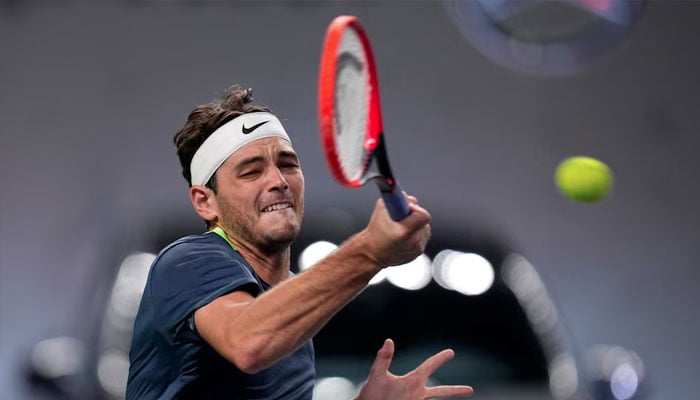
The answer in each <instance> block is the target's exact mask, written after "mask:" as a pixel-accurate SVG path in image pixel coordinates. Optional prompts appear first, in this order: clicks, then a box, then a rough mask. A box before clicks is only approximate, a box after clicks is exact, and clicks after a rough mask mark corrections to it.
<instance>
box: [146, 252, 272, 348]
mask: <svg viewBox="0 0 700 400" xmlns="http://www.w3.org/2000/svg"><path fill="white" fill-rule="evenodd" d="M227 246H228V245H227ZM150 279H151V289H152V292H151V296H152V299H153V302H154V306H155V307H154V308H155V310H154V311H155V315H154V318H155V323H156V326H157V327H158V331H159V332H160V333H161V335H163V336H164V338H165V339H166V340H167V341H168V342H169V343H171V344H172V343H173V342H174V341H175V340H176V338H177V337H178V335H179V334H180V333H181V331H182V329H183V328H185V327H189V323H188V322H189V321H188V320H189V318H190V317H191V316H192V315H193V314H194V312H195V311H196V310H197V309H199V308H200V307H203V306H205V305H207V304H209V303H210V302H212V301H213V300H214V299H216V298H218V297H220V296H223V295H225V294H227V293H230V292H233V291H236V290H244V291H246V292H248V293H250V294H251V295H253V296H257V295H258V294H259V293H260V290H261V289H260V286H259V283H258V281H257V279H256V278H255V276H254V275H253V273H252V271H251V270H250V267H248V266H247V265H246V264H244V261H243V260H242V259H241V258H240V256H238V255H237V253H234V252H233V251H232V250H231V249H229V248H227V247H224V246H222V245H221V244H220V243H217V242H216V241H205V242H184V243H178V244H175V245H174V246H172V247H170V248H168V249H166V250H165V251H164V252H163V253H162V254H161V255H160V256H159V258H158V259H157V260H156V262H155V263H154V264H153V267H152V269H151V278H150Z"/></svg>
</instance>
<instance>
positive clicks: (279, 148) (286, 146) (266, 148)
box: [226, 137, 296, 164]
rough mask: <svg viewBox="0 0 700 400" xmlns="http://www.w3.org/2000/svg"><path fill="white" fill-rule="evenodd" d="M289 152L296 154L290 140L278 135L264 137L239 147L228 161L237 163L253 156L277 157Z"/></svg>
mask: <svg viewBox="0 0 700 400" xmlns="http://www.w3.org/2000/svg"><path fill="white" fill-rule="evenodd" d="M288 153H292V154H296V152H295V151H294V148H293V147H292V145H291V143H289V142H288V141H286V140H284V139H282V138H278V137H270V138H263V139H258V140H254V141H252V142H250V143H248V144H246V145H245V146H243V147H241V148H240V149H238V151H236V152H235V153H233V154H232V155H231V157H229V159H228V160H227V161H226V163H229V164H230V163H234V164H235V163H238V162H241V161H244V160H248V159H250V158H253V157H264V158H267V157H272V158H275V157H278V156H279V155H281V154H288Z"/></svg>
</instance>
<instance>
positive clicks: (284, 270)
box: [238, 244, 291, 286]
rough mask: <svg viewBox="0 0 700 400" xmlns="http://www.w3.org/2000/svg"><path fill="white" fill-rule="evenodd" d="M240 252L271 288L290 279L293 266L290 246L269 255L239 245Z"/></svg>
mask: <svg viewBox="0 0 700 400" xmlns="http://www.w3.org/2000/svg"><path fill="white" fill-rule="evenodd" d="M238 251H239V252H240V253H241V255H242V256H243V258H245V260H246V261H248V263H249V264H250V266H251V267H253V269H254V270H255V273H257V274H258V276H260V278H262V280H263V281H265V282H267V283H268V284H270V285H271V286H274V285H277V284H278V283H280V282H282V281H283V280H285V279H287V278H288V277H289V269H290V265H291V262H290V259H291V250H290V248H289V246H287V247H286V248H285V249H284V250H281V251H276V252H274V253H267V252H262V251H260V250H259V249H257V248H254V247H253V248H248V247H246V246H245V245H242V244H239V245H238Z"/></svg>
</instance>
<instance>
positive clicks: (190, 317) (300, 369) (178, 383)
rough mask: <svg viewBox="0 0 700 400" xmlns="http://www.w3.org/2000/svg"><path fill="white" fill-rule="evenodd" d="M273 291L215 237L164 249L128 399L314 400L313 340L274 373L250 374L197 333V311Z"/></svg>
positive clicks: (134, 349) (137, 334)
mask: <svg viewBox="0 0 700 400" xmlns="http://www.w3.org/2000/svg"><path fill="white" fill-rule="evenodd" d="M269 288H270V286H269V285H268V284H267V283H265V282H264V281H262V279H260V277H259V276H258V275H257V274H256V273H255V271H254V270H253V268H251V267H250V266H249V265H248V263H247V262H246V261H245V260H244V259H243V257H242V256H241V255H240V254H239V253H238V252H237V251H235V250H234V249H233V248H232V247H231V246H230V245H229V244H228V243H227V242H226V241H225V240H224V239H223V238H222V237H220V236H219V235H217V234H216V233H213V232H209V233H206V234H203V235H193V236H187V237H184V238H182V239H179V240H177V241H175V242H173V243H172V244H170V245H169V246H168V247H166V248H165V249H163V250H162V251H161V252H160V254H159V255H158V257H157V258H156V259H155V261H154V262H153V265H152V266H151V270H150V272H149V275H148V281H147V283H146V288H145V290H144V293H143V297H142V298H141V305H140V306H139V312H138V314H137V316H136V321H135V323H134V333H133V339H132V343H131V351H130V353H129V361H130V368H129V381H128V384H127V390H126V398H127V399H130V400H136V399H138V400H143V399H149V400H150V399H246V400H247V399H250V400H253V399H266V400H267V399H270V400H271V399H285V400H287V399H299V400H301V399H304V400H310V399H311V397H312V392H313V384H314V379H315V375H316V372H315V367H314V349H313V344H312V343H311V342H310V341H309V342H308V343H307V344H306V345H304V346H302V347H301V348H300V349H299V350H297V351H296V352H294V353H293V354H291V355H289V356H288V357H286V358H284V359H282V360H280V361H279V362H278V363H276V364H275V365H273V366H271V367H270V368H268V369H265V370H263V371H260V372H258V373H256V374H246V373H244V372H242V371H240V370H239V369H238V368H236V366H235V365H233V364H232V363H230V362H229V361H227V360H226V359H224V358H223V357H221V356H220V355H219V354H218V353H217V352H216V351H215V350H214V349H213V348H212V347H211V346H209V344H208V343H207V342H205V341H204V339H202V338H201V337H200V336H199V335H198V334H197V331H196V327H195V325H194V312H195V311H196V310H197V309H198V308H200V307H202V306H204V305H206V304H208V303H210V302H211V301H213V300H214V299H216V298H217V297H220V296H222V295H224V294H227V293H230V292H232V291H237V290H243V291H246V292H249V293H250V294H251V295H253V296H257V295H259V294H260V293H262V292H263V291H265V290H267V289H269Z"/></svg>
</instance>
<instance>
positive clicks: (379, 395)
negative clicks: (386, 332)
mask: <svg viewBox="0 0 700 400" xmlns="http://www.w3.org/2000/svg"><path fill="white" fill-rule="evenodd" d="M393 357H394V342H393V341H392V340H391V339H387V340H386V341H384V345H383V346H382V348H381V349H379V352H378V353H377V357H376V359H375V360H374V364H373V365H372V369H371V370H370V372H369V376H368V377H367V382H366V383H365V384H364V385H363V386H362V390H360V394H359V396H358V397H357V398H356V399H355V400H425V399H445V398H456V397H463V396H471V395H472V394H473V393H474V390H473V389H472V388H471V387H470V386H462V385H450V386H433V387H426V386H425V384H426V382H427V380H428V377H430V375H432V374H433V372H435V371H436V370H437V369H438V368H440V367H441V366H442V365H443V364H444V363H446V362H447V361H449V360H451V359H452V357H454V352H453V351H452V350H443V351H441V352H439V353H437V354H435V355H433V356H432V357H430V358H428V359H427V360H425V361H423V363H422V364H421V365H419V366H418V367H417V368H416V369H414V370H413V371H411V372H409V373H407V374H406V375H403V376H396V375H394V374H392V373H391V372H389V366H390V365H391V360H392V358H393Z"/></svg>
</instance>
